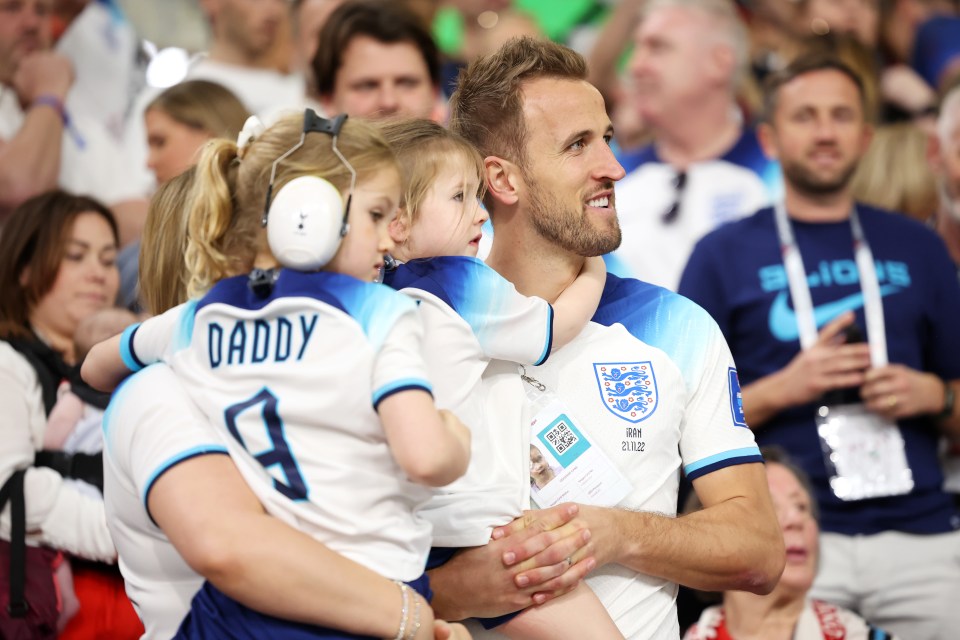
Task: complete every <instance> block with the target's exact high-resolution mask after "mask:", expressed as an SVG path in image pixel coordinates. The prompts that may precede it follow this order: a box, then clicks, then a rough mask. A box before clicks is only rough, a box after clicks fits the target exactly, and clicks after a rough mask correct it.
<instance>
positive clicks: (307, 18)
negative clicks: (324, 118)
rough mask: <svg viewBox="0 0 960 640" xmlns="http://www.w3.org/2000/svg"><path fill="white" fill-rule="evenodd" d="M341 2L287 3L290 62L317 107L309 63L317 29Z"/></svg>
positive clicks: (298, 0) (302, 0)
mask: <svg viewBox="0 0 960 640" xmlns="http://www.w3.org/2000/svg"><path fill="white" fill-rule="evenodd" d="M341 2H343V0H293V1H292V2H291V3H290V18H291V20H290V22H291V25H292V26H293V56H294V61H293V65H292V66H293V68H294V69H297V70H299V72H300V73H301V74H302V75H303V77H304V80H305V82H306V85H307V87H306V91H307V96H308V97H309V98H310V100H312V101H314V102H315V103H316V105H315V106H316V107H317V108H319V106H320V101H319V94H318V93H317V82H316V79H315V78H314V76H313V69H312V68H311V64H312V63H313V58H314V56H316V55H317V44H318V43H319V40H320V29H321V28H323V25H324V23H325V22H326V21H327V18H329V17H330V14H331V13H333V10H334V9H336V8H337V7H339V6H340V3H341ZM310 106H314V105H310Z"/></svg>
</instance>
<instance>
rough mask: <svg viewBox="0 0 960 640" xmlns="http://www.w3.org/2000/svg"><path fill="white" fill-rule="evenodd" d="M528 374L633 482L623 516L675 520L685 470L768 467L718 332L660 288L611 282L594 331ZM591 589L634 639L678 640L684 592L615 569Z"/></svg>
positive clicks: (598, 574)
mask: <svg viewBox="0 0 960 640" xmlns="http://www.w3.org/2000/svg"><path fill="white" fill-rule="evenodd" d="M488 374H489V377H488V375H485V376H484V381H485V383H486V382H487V381H488V379H489V380H490V381H492V382H496V383H497V384H500V383H502V378H503V377H504V375H506V373H505V369H504V368H502V367H501V368H495V367H493V366H492V365H491V368H490V369H489V371H488ZM528 374H529V375H530V376H531V377H533V378H535V379H537V380H539V381H540V382H541V383H543V384H544V385H546V387H547V389H548V390H550V391H553V392H554V393H556V394H557V395H558V396H559V399H560V400H561V402H562V403H563V405H564V406H565V408H566V409H567V410H568V411H569V412H570V413H569V415H570V416H571V418H572V419H573V420H574V422H575V423H578V424H579V425H580V426H581V427H582V428H583V429H585V430H586V432H587V433H588V434H589V437H590V438H591V439H592V440H593V441H594V442H595V443H596V444H597V445H598V446H599V447H600V448H601V449H602V450H603V452H604V453H605V454H606V455H607V456H608V457H609V458H610V459H611V460H612V461H613V462H614V463H615V464H616V465H617V467H618V468H619V470H620V471H621V472H622V473H623V475H624V476H626V478H627V479H628V480H629V481H630V483H631V484H632V486H633V489H632V492H631V493H630V495H628V496H627V497H626V498H625V499H623V500H622V501H621V502H620V503H619V505H618V506H619V507H620V508H624V509H630V510H635V511H649V512H655V513H660V514H665V515H668V516H670V515H675V514H676V509H677V493H678V490H679V484H680V471H681V469H682V470H683V471H684V473H686V475H687V477H688V478H690V479H691V480H694V479H696V478H698V477H701V476H703V475H706V474H708V473H711V472H713V471H716V470H718V469H722V468H725V467H728V466H732V465H738V464H745V463H752V462H761V461H762V458H761V456H760V450H759V449H758V448H757V445H756V442H755V441H754V438H753V432H752V431H751V430H750V429H749V428H748V427H747V426H746V422H745V421H744V419H743V409H742V405H741V404H740V386H739V383H738V381H737V374H736V369H735V368H734V364H733V359H732V357H731V355H730V351H729V349H728V348H727V344H726V342H725V341H724V338H723V335H722V334H721V333H720V330H719V328H718V327H717V325H716V323H715V322H714V321H713V319H712V318H711V317H710V316H709V315H708V314H707V313H706V312H705V311H704V310H703V309H701V308H700V307H698V306H697V305H696V304H694V303H693V302H691V301H690V300H688V299H686V298H684V297H682V296H680V295H677V294H675V293H672V292H670V291H668V290H666V289H663V288H661V287H657V286H654V285H651V284H648V283H645V282H640V281H638V280H624V279H620V278H618V277H616V276H614V275H612V274H608V276H607V283H606V286H605V287H604V293H603V297H602V298H601V299H600V305H599V307H598V308H597V313H596V315H595V316H594V317H593V321H592V322H590V323H589V324H588V325H587V326H586V328H585V329H584V330H583V331H582V332H581V333H580V335H579V336H577V338H576V339H574V340H573V342H571V343H570V344H568V345H566V346H565V347H564V348H562V349H559V350H558V351H556V352H554V353H553V355H552V356H551V357H550V361H549V362H547V363H546V364H545V365H543V366H541V367H535V368H532V369H531V368H528ZM500 406H502V408H503V410H504V411H505V412H506V413H505V414H504V416H503V418H502V419H512V420H515V419H516V410H515V407H509V406H506V403H501V404H500ZM528 440H529V434H528ZM550 454H551V455H552V456H554V457H555V458H557V459H560V458H561V456H562V453H558V452H557V451H551V452H550ZM587 584H588V585H589V586H590V588H592V589H593V590H594V591H595V592H596V594H597V596H598V597H599V598H600V600H601V602H602V603H603V605H604V607H606V609H607V611H608V612H609V613H610V616H611V617H612V618H613V620H614V621H615V622H616V623H617V626H618V627H619V628H620V631H621V632H623V634H624V636H625V637H626V638H628V639H629V640H638V639H644V640H660V639H667V638H671V639H676V638H678V637H679V635H680V629H679V625H678V622H677V614H676V607H675V599H676V594H677V585H676V584H674V583H672V582H668V581H666V580H663V579H661V578H655V577H651V576H647V575H643V574H640V573H637V572H635V571H633V570H632V569H628V568H627V567H624V566H622V565H618V564H609V565H605V566H603V567H601V568H599V569H597V570H596V571H594V572H593V573H592V574H591V575H590V577H589V578H587ZM471 631H475V634H474V637H475V638H491V637H493V638H495V637H499V636H498V635H497V634H494V633H492V632H489V633H488V632H483V631H482V630H479V629H474V628H471Z"/></svg>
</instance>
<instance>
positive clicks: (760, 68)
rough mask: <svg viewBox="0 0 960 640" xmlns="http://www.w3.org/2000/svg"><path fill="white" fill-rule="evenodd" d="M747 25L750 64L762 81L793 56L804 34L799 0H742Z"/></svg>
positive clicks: (783, 65)
mask: <svg viewBox="0 0 960 640" xmlns="http://www.w3.org/2000/svg"><path fill="white" fill-rule="evenodd" d="M744 5H745V8H746V11H747V24H748V25H749V27H750V66H751V69H752V71H753V76H754V78H755V79H756V80H757V81H758V82H760V83H762V82H763V79H764V78H766V77H767V76H768V75H769V74H771V73H773V72H775V71H779V70H780V69H782V68H784V67H785V66H787V63H788V62H789V61H790V60H792V59H793V58H794V57H796V55H797V53H798V52H799V50H800V41H801V39H802V38H803V36H804V33H803V29H802V27H801V21H800V6H799V3H797V2H793V1H792V0H746V1H745V2H744Z"/></svg>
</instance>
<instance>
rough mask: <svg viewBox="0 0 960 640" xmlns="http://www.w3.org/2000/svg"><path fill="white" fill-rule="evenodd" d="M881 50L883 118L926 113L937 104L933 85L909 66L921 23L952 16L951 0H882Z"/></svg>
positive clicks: (953, 10)
mask: <svg viewBox="0 0 960 640" xmlns="http://www.w3.org/2000/svg"><path fill="white" fill-rule="evenodd" d="M880 9H881V13H880V53H881V54H882V56H883V59H884V65H885V67H884V70H883V75H882V89H883V99H884V103H885V106H886V108H885V112H884V120H886V121H891V120H903V119H911V118H913V117H915V116H921V117H922V116H925V115H928V114H929V113H930V111H931V108H932V107H933V106H935V104H936V99H937V96H936V92H935V87H934V86H933V85H932V84H931V83H930V82H927V81H926V80H924V78H923V77H922V75H921V74H919V73H917V71H915V70H914V68H912V67H911V66H910V63H911V61H912V60H913V57H914V49H915V48H916V47H917V46H919V44H920V43H919V40H918V38H917V33H918V30H919V29H920V26H921V25H922V24H923V23H924V22H926V21H928V20H930V19H931V18H933V17H934V16H938V15H952V14H954V13H955V11H956V8H955V6H954V4H953V2H952V1H951V0H885V1H884V2H882V3H881V5H880Z"/></svg>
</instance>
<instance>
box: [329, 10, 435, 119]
mask: <svg viewBox="0 0 960 640" xmlns="http://www.w3.org/2000/svg"><path fill="white" fill-rule="evenodd" d="M313 72H314V76H315V80H316V83H317V90H318V92H319V94H320V101H321V104H322V105H323V108H324V110H325V111H326V112H327V113H330V114H334V113H348V114H350V115H351V116H354V117H359V118H371V119H376V118H384V117H389V116H399V117H405V118H428V119H429V118H433V119H438V118H437V116H438V113H439V110H438V107H439V100H440V58H439V53H438V51H437V46H436V44H435V43H434V42H433V37H432V36H431V35H430V32H429V31H428V30H427V29H426V28H425V27H424V26H423V25H422V24H421V23H420V19H419V18H418V17H417V15H416V14H414V13H412V12H411V11H409V10H408V9H406V8H405V7H403V6H402V5H401V4H400V3H396V2H383V1H378V0H350V1H348V2H345V3H343V4H341V5H340V6H339V7H337V8H336V9H335V10H334V11H333V13H331V14H330V16H329V18H327V21H326V22H325V23H324V25H323V28H322V29H321V30H320V36H319V45H318V48H317V55H316V57H315V58H314V60H313Z"/></svg>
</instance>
